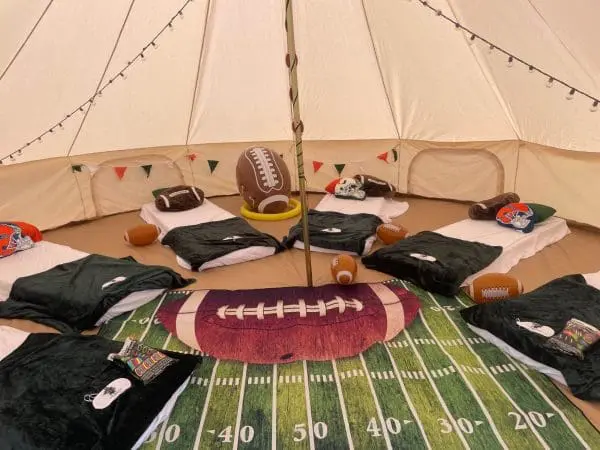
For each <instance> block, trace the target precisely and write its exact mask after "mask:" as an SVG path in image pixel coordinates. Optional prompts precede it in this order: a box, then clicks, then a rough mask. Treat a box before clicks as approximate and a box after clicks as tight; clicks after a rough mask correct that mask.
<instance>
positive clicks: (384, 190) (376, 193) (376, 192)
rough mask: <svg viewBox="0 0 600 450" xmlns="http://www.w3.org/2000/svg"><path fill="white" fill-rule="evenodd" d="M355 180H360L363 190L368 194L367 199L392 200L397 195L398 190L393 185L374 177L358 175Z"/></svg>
mask: <svg viewBox="0 0 600 450" xmlns="http://www.w3.org/2000/svg"><path fill="white" fill-rule="evenodd" d="M354 179H356V180H358V181H359V182H360V183H361V184H362V185H363V190H364V191H365V192H366V193H367V197H389V198H391V197H393V196H394V194H395V193H396V188H395V187H394V185H393V184H392V183H388V182H387V181H385V180H382V179H381V178H377V177H374V176H373V175H366V174H358V175H354Z"/></svg>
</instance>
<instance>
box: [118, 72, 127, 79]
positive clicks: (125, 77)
mask: <svg viewBox="0 0 600 450" xmlns="http://www.w3.org/2000/svg"><path fill="white" fill-rule="evenodd" d="M119 76H120V77H121V78H123V79H124V80H126V79H127V75H125V73H124V72H121V73H119Z"/></svg>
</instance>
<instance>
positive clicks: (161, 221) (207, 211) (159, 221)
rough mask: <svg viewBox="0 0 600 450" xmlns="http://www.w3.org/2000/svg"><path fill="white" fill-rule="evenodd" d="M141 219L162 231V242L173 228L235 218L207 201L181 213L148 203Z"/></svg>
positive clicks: (143, 208) (144, 207) (141, 214)
mask: <svg viewBox="0 0 600 450" xmlns="http://www.w3.org/2000/svg"><path fill="white" fill-rule="evenodd" d="M140 217H141V218H142V220H143V221H144V222H146V223H151V224H154V225H156V226H157V227H158V228H159V229H160V236H159V239H161V240H162V238H163V237H164V235H165V234H167V232H169V231H171V230H172V229H173V228H177V227H184V226H187V225H198V224H201V223H207V222H215V221H217V220H225V219H230V218H232V217H235V216H234V215H233V214H231V213H230V212H228V211H225V210H224V209H223V208H221V207H219V206H217V205H215V204H214V203H212V202H211V201H210V200H206V199H205V200H204V202H203V203H202V205H200V206H198V207H197V208H193V209H188V210H187V211H179V212H168V211H160V210H159V209H158V208H157V207H156V205H155V204H154V203H146V204H144V205H143V206H142V210H141V212H140Z"/></svg>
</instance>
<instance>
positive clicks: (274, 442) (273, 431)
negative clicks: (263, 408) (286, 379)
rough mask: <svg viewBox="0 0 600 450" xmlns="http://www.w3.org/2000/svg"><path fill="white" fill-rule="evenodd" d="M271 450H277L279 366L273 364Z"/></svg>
mask: <svg viewBox="0 0 600 450" xmlns="http://www.w3.org/2000/svg"><path fill="white" fill-rule="evenodd" d="M271 449H272V450H277V364H273V404H272V405H271Z"/></svg>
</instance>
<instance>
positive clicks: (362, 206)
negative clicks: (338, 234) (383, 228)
mask: <svg viewBox="0 0 600 450" xmlns="http://www.w3.org/2000/svg"><path fill="white" fill-rule="evenodd" d="M315 210H316V211H322V212H324V211H334V212H340V213H343V214H361V213H363V214H373V215H375V216H377V217H379V218H380V219H381V220H383V222H384V223H390V222H391V221H392V219H393V218H394V217H398V216H401V215H402V214H404V213H405V212H406V211H408V203H407V202H398V201H396V200H393V199H387V198H384V197H367V198H365V199H364V200H347V199H343V198H337V197H336V196H335V195H333V194H326V195H325V196H324V197H323V198H322V199H321V201H320V202H319V204H318V205H317V206H316V207H315Z"/></svg>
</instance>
